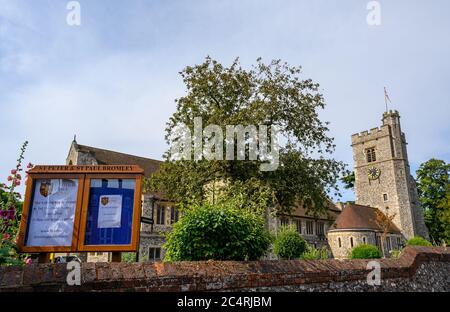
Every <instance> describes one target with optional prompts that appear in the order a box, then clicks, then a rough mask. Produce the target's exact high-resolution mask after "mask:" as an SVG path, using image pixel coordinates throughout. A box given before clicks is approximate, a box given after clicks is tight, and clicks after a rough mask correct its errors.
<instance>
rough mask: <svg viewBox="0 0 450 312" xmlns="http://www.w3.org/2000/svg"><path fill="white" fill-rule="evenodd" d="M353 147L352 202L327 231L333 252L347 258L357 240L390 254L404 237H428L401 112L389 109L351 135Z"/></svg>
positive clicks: (357, 243) (386, 254) (401, 243)
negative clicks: (367, 127) (378, 124)
mask: <svg viewBox="0 0 450 312" xmlns="http://www.w3.org/2000/svg"><path fill="white" fill-rule="evenodd" d="M352 148H353V161H354V173H355V197H356V201H355V204H349V205H347V206H346V207H344V209H343V211H342V213H341V214H340V216H339V217H338V218H337V219H336V222H335V223H334V224H333V227H332V228H331V229H330V230H329V231H328V243H329V245H330V248H331V250H332V253H333V256H334V257H335V258H346V257H348V254H349V252H350V250H351V249H352V248H353V247H355V246H357V245H360V244H372V245H376V246H378V248H379V249H380V250H381V251H382V252H383V254H384V255H385V256H389V254H390V252H391V251H392V250H394V249H400V248H401V247H402V246H403V244H404V241H405V239H410V238H412V237H414V236H422V237H424V238H427V239H428V231H427V228H426V226H425V223H424V218H423V209H422V207H421V206H420V202H419V200H418V196H417V188H416V184H415V180H414V178H413V177H412V176H411V173H410V167H409V161H408V153H407V142H406V137H405V134H404V133H403V132H402V130H401V125H400V114H399V112H398V111H392V110H390V111H387V112H385V113H384V114H383V118H382V125H381V127H379V128H378V127H377V128H373V129H371V130H370V131H363V132H361V133H357V134H354V135H352Z"/></svg>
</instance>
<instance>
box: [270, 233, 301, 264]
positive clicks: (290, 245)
mask: <svg viewBox="0 0 450 312" xmlns="http://www.w3.org/2000/svg"><path fill="white" fill-rule="evenodd" d="M305 250H306V241H305V240H304V239H303V237H301V236H300V234H299V233H298V232H297V231H296V229H295V228H294V227H290V226H284V227H282V228H281V229H280V231H279V232H278V235H277V237H276V239H275V243H274V246H273V251H274V253H275V254H276V255H277V256H278V257H280V258H281V259H297V258H299V257H300V256H301V255H302V254H303V253H304V252H305Z"/></svg>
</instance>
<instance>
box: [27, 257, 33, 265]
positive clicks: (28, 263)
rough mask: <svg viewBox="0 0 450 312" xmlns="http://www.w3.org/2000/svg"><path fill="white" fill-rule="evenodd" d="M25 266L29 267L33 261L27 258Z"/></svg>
mask: <svg viewBox="0 0 450 312" xmlns="http://www.w3.org/2000/svg"><path fill="white" fill-rule="evenodd" d="M25 264H26V265H31V264H33V260H32V259H31V258H27V259H26V260H25Z"/></svg>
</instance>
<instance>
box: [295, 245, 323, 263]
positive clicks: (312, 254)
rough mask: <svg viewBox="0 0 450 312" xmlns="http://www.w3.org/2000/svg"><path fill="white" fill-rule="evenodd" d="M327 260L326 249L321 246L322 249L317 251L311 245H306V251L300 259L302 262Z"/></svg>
mask: <svg viewBox="0 0 450 312" xmlns="http://www.w3.org/2000/svg"><path fill="white" fill-rule="evenodd" d="M328 258H329V257H328V249H327V247H325V246H323V247H322V248H320V249H317V248H314V247H313V246H311V245H307V247H306V251H305V252H304V253H303V254H302V256H301V257H300V259H302V260H326V259H328Z"/></svg>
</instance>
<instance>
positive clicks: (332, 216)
mask: <svg viewBox="0 0 450 312" xmlns="http://www.w3.org/2000/svg"><path fill="white" fill-rule="evenodd" d="M327 204H328V209H327V210H326V213H322V214H321V215H320V216H317V218H318V219H320V220H336V219H337V217H338V216H339V214H340V213H341V210H340V209H339V208H338V207H337V206H336V205H335V204H334V203H333V202H332V201H331V200H328V201H327ZM289 216H291V217H305V218H313V217H314V216H312V215H310V214H308V211H307V209H306V207H305V206H304V205H302V204H298V205H297V206H296V207H295V208H294V210H292V212H291V213H290V214H289Z"/></svg>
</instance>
